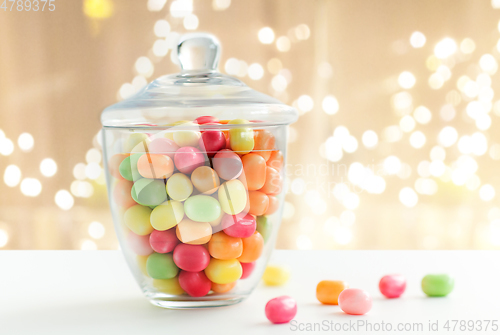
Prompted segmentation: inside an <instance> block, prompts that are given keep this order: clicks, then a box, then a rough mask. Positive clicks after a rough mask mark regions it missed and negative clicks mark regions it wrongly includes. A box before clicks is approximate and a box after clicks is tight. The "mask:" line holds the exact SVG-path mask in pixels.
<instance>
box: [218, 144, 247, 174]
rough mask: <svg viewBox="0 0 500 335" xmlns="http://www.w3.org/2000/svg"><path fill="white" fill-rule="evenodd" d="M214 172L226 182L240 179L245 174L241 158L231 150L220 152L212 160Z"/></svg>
mask: <svg viewBox="0 0 500 335" xmlns="http://www.w3.org/2000/svg"><path fill="white" fill-rule="evenodd" d="M212 162H213V166H214V170H215V171H216V172H217V174H218V175H219V177H221V178H222V179H225V180H231V179H236V178H238V177H239V176H240V175H241V173H242V172H243V163H242V162H241V158H240V156H238V155H237V154H235V153H234V152H233V151H231V150H229V149H223V150H221V151H219V152H218V153H217V154H216V155H215V156H214V158H213V160H212Z"/></svg>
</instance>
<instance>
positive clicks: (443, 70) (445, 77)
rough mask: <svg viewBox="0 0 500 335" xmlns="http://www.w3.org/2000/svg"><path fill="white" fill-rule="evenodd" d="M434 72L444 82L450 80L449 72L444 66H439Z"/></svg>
mask: <svg viewBox="0 0 500 335" xmlns="http://www.w3.org/2000/svg"><path fill="white" fill-rule="evenodd" d="M436 72H437V73H439V74H440V75H441V77H442V78H443V80H444V81H447V80H449V79H450V78H451V70H450V68H449V67H447V66H446V65H440V66H439V67H438V68H437V70H436Z"/></svg>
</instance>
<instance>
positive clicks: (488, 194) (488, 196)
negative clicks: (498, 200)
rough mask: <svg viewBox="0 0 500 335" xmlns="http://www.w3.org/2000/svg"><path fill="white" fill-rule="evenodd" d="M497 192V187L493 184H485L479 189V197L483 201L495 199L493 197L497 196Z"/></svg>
mask: <svg viewBox="0 0 500 335" xmlns="http://www.w3.org/2000/svg"><path fill="white" fill-rule="evenodd" d="M495 193H496V192H495V188H494V187H493V186H491V185H490V184H484V185H483V186H481V188H480V189H479V197H480V198H481V200H483V201H490V200H493V198H494V197H495Z"/></svg>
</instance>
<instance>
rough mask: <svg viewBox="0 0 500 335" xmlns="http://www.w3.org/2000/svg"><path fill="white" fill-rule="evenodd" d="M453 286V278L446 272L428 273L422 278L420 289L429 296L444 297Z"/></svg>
mask: <svg viewBox="0 0 500 335" xmlns="http://www.w3.org/2000/svg"><path fill="white" fill-rule="evenodd" d="M454 286H455V279H453V277H451V276H450V275H447V274H428V275H426V276H425V277H424V278H422V291H424V293H425V294H427V295H428V296H429V297H445V296H447V295H448V294H450V292H451V291H453V288H454Z"/></svg>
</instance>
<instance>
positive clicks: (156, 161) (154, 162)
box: [137, 154, 174, 179]
mask: <svg viewBox="0 0 500 335" xmlns="http://www.w3.org/2000/svg"><path fill="white" fill-rule="evenodd" d="M137 171H139V174H140V175H141V176H143V177H144V178H149V179H165V178H168V177H170V176H171V175H172V173H173V172H174V162H172V159H170V157H168V156H166V155H158V154H145V155H142V156H141V157H139V160H138V161H137Z"/></svg>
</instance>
